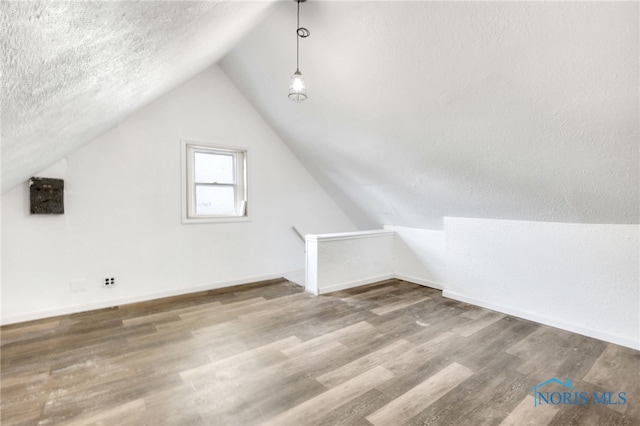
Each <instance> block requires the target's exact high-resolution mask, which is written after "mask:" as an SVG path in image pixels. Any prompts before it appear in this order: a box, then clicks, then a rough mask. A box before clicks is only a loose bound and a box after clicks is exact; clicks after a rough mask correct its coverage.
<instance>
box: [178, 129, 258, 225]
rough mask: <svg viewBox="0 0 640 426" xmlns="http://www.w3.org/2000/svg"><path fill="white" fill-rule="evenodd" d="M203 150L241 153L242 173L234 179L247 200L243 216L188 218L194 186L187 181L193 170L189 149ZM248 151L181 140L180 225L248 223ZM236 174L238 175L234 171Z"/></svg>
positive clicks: (249, 217)
mask: <svg viewBox="0 0 640 426" xmlns="http://www.w3.org/2000/svg"><path fill="white" fill-rule="evenodd" d="M199 147H200V148H203V149H205V150H217V151H229V152H231V153H237V152H242V153H243V156H244V158H243V160H244V173H243V174H242V175H238V176H236V178H237V179H238V180H239V181H241V183H240V184H241V185H243V186H244V194H245V199H246V200H247V203H246V205H245V206H244V209H245V212H244V215H243V216H198V217H193V216H190V214H189V213H190V206H189V203H190V201H191V200H193V197H194V194H193V191H194V185H193V184H192V182H191V180H190V179H189V173H190V172H191V170H192V169H193V166H192V164H191V163H192V161H193V156H191V155H190V154H189V152H190V150H191V149H194V148H195V149H197V148H199ZM248 157H249V156H248V150H247V149H246V148H244V147H238V146H229V145H220V144H213V143H209V142H202V141H195V140H189V139H182V140H181V143H180V162H181V175H182V176H181V187H182V191H181V193H182V203H181V204H182V223H183V224H197V223H223V222H248V221H250V220H251V216H250V211H251V209H250V206H249V205H248V204H249V200H250V199H251V197H250V188H251V186H250V184H249V173H248V167H249V166H248V164H249V158H248ZM236 173H239V171H238V170H236Z"/></svg>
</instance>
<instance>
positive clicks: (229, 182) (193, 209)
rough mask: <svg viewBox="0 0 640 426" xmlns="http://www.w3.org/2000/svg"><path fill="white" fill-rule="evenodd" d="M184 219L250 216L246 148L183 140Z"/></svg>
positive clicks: (211, 220) (232, 219) (212, 220)
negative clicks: (215, 145)
mask: <svg viewBox="0 0 640 426" xmlns="http://www.w3.org/2000/svg"><path fill="white" fill-rule="evenodd" d="M182 152H183V161H182V164H183V197H182V198H183V200H182V203H183V214H182V221H183V222H184V223H198V222H227V221H237V220H247V219H248V215H247V151H246V150H244V149H237V148H227V147H214V146H209V145H207V144H203V143H198V142H190V141H182Z"/></svg>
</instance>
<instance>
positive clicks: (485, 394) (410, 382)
mask: <svg viewBox="0 0 640 426" xmlns="http://www.w3.org/2000/svg"><path fill="white" fill-rule="evenodd" d="M0 331H1V338H2V346H1V349H2V353H1V356H2V364H1V371H2V376H1V379H2V381H1V390H2V393H1V397H2V401H1V407H0V408H1V410H2V412H1V423H2V425H3V426H8V425H53V424H76V425H88V424H108V425H145V424H146V425H255V424H267V425H277V426H280V425H296V426H298V425H338V424H344V425H371V424H373V425H393V426H395V425H402V424H408V425H456V426H461V425H473V426H477V425H638V424H640V377H639V374H640V353H639V352H638V351H634V350H631V349H627V348H624V347H621V346H617V345H613V344H608V343H605V342H602V341H599V340H595V339H591V338H588V337H584V336H580V335H577V334H573V333H569V332H566V331H562V330H558V329H555V328H551V327H546V326H542V325H539V324H536V323H533V322H530V321H526V320H522V319H518V318H514V317H511V316H508V315H504V314H501V313H497V312H492V311H489V310H486V309H482V308H478V307H474V306H471V305H467V304H464V303H460V302H456V301H453V300H450V299H445V298H443V297H442V295H441V293H440V292H439V291H437V290H433V289H430V288H426V287H421V286H417V285H414V284H410V283H407V282H403V281H399V280H389V281H385V282H382V283H378V284H374V285H369V286H365V287H360V288H356V289H352V290H347V291H342V292H337V293H333V294H330V295H324V296H320V297H315V296H311V295H309V294H306V293H304V292H303V291H302V289H301V288H300V287H298V286H296V285H294V284H291V283H289V282H286V281H282V280H275V281H270V282H264V283H257V284H255V285H249V286H241V287H234V288H230V289H226V290H217V291H210V292H202V293H198V294H192V295H186V296H180V297H174V298H169V299H162V300H157V301H152V302H146V303H139V304H134V305H127V306H120V307H116V308H111V309H104V310H98V311H93V312H87V313H81V314H75V315H67V316H60V317H56V318H50V319H45V320H39V321H33V322H28V323H22V324H15V325H10V326H5V327H2V328H1V329H0ZM550 378H557V379H559V380H560V381H563V382H565V381H566V380H567V379H571V384H572V386H573V389H572V390H571V392H588V393H589V394H591V393H593V392H596V393H598V395H602V393H604V392H613V394H612V395H613V397H614V398H613V400H612V402H614V401H616V399H615V398H616V397H617V393H618V392H626V393H625V395H626V400H627V403H626V404H617V405H612V404H593V403H590V404H587V405H576V404H539V405H537V406H534V395H533V391H532V388H533V387H534V386H536V385H538V384H541V383H543V382H544V381H546V380H548V379H550ZM548 386H549V387H548V388H547V389H549V391H550V392H557V393H558V395H561V392H563V391H566V390H567V389H562V388H561V387H560V388H558V387H557V383H552V384H550V385H548ZM554 386H556V387H555V388H554ZM617 401H618V402H619V400H617Z"/></svg>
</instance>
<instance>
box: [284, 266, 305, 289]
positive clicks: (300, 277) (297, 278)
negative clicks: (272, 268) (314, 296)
mask: <svg viewBox="0 0 640 426" xmlns="http://www.w3.org/2000/svg"><path fill="white" fill-rule="evenodd" d="M282 276H283V277H284V279H286V280H289V281H291V282H292V283H294V284H298V285H299V286H302V287H304V280H305V270H304V269H300V270H298V271H291V272H287V273H286V274H283V275H282Z"/></svg>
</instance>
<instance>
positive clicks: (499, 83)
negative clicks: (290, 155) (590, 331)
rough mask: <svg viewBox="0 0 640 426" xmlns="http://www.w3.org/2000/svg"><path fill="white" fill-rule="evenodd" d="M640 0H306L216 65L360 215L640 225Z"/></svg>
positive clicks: (368, 221)
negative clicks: (304, 96) (303, 32)
mask: <svg viewBox="0 0 640 426" xmlns="http://www.w3.org/2000/svg"><path fill="white" fill-rule="evenodd" d="M639 18H640V16H639V4H638V3H637V2H531V3H529V2H400V1H395V2H376V1H369V2H324V1H313V0H312V1H307V2H306V3H304V4H303V5H302V8H301V25H303V26H305V27H307V28H308V29H309V30H310V31H311V36H310V37H309V38H307V39H304V40H302V41H301V42H300V55H301V56H300V70H301V71H302V73H303V75H304V77H305V79H306V82H307V93H308V96H309V98H308V100H307V101H306V102H305V103H303V104H294V103H293V102H291V101H289V100H288V99H287V86H288V81H289V77H290V75H291V74H292V73H293V71H294V70H295V32H294V31H295V25H296V24H295V3H294V2H285V3H279V4H278V5H277V6H275V10H274V12H273V13H272V14H271V15H270V16H269V17H268V18H267V19H265V20H264V21H262V23H261V24H259V25H258V26H257V28H256V29H255V30H254V31H253V32H252V33H251V34H249V35H248V36H247V37H246V38H245V39H244V40H243V41H242V42H241V43H240V44H239V45H238V46H237V47H236V48H235V49H234V50H233V51H231V52H230V53H229V54H228V55H227V56H226V57H225V58H224V59H223V60H222V62H221V65H222V68H223V69H224V70H225V72H226V73H227V74H228V75H229V77H230V78H231V79H232V80H233V81H234V83H235V84H236V85H237V86H238V87H239V88H240V90H242V91H243V93H244V94H245V96H246V97H247V99H249V100H250V101H251V102H252V103H253V105H254V106H255V107H256V109H257V110H258V111H259V112H260V113H261V114H262V116H263V117H264V118H265V119H266V120H267V121H268V122H269V123H270V124H271V126H272V127H273V128H274V130H275V131H276V132H278V133H279V135H280V136H281V137H282V138H283V140H285V142H286V143H287V144H288V146H289V147H290V148H291V149H292V150H293V151H294V153H295V154H296V155H297V156H298V157H299V158H300V159H301V160H302V161H303V163H304V164H305V165H306V166H307V167H308V168H309V170H310V171H311V172H312V173H313V174H314V176H315V177H316V179H317V180H318V181H319V182H320V183H321V184H322V185H323V186H324V187H325V189H327V190H328V191H329V193H330V194H331V195H332V196H333V197H334V198H335V199H336V201H337V202H338V203H339V204H340V205H341V206H342V208H343V209H344V210H345V211H346V212H347V213H348V214H349V215H350V217H351V219H352V220H353V221H354V223H356V224H357V225H358V226H360V227H363V228H365V227H370V226H378V225H380V224H390V225H401V226H409V227H419V228H432V229H439V228H441V227H442V218H443V217H444V216H463V217H475V218H493V219H517V220H533V221H550V222H573V223H610V224H618V223H619V224H622V223H626V224H633V223H639V217H640V182H639V176H640V175H639V167H640V161H639V138H640V130H639V129H640V123H639V120H640V118H639V96H640V90H639V73H638V68H639V66H640V65H639V64H640V61H639V57H638V55H639V51H640V49H639V42H638V40H639V34H638V23H639Z"/></svg>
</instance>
